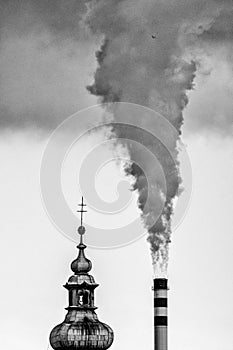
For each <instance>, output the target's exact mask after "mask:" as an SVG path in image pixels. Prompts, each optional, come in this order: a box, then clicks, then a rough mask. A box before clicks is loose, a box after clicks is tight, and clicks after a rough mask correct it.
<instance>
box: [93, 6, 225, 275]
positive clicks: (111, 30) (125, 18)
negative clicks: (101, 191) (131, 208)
mask: <svg viewBox="0 0 233 350" xmlns="http://www.w3.org/2000/svg"><path fill="white" fill-rule="evenodd" d="M229 11H232V2H231V1H221V2H220V1H217V0H212V1H204V2H203V1H200V0H195V1H193V0H192V1H189V0H173V1H172V0H166V1H154V0H146V1H139V0H134V1H132V0H118V1H117V0H100V1H98V2H94V4H93V5H92V6H91V9H90V12H89V15H88V19H87V21H88V25H89V26H90V28H91V30H92V32H93V33H97V34H102V35H103V43H102V46H101V47H100V49H99V51H97V53H96V58H97V61H98V68H97V70H96V72H95V76H94V83H93V85H91V86H88V90H89V91H90V92H91V93H92V94H94V95H96V96H99V97H100V99H101V101H102V102H103V103H106V102H108V103H111V102H116V101H117V102H118V101H121V102H131V103H136V104H140V105H143V106H147V107H150V108H152V109H154V110H156V111H157V112H160V113H161V114H162V115H163V116H164V117H165V118H167V120H168V121H169V122H170V123H171V124H172V125H173V126H174V127H175V128H176V130H177V131H178V133H177V138H176V140H170V142H171V143H172V144H171V145H170V146H171V147H172V148H173V154H172V158H173V159H175V162H174V161H171V159H170V158H169V155H168V154H167V153H166V152H165V150H164V148H163V147H161V145H159V143H158V142H155V140H154V139H151V138H150V137H148V135H146V137H143V135H141V139H142V140H143V143H144V145H145V146H146V147H147V148H148V149H153V152H154V153H155V154H156V155H157V157H158V159H159V161H160V162H161V164H162V167H163V171H164V173H165V177H166V183H167V191H166V198H165V200H164V198H163V196H164V195H165V194H164V193H161V191H159V186H158V183H159V179H158V177H157V172H156V169H154V167H153V166H152V165H151V163H149V162H147V161H146V159H142V157H141V156H140V155H137V152H136V151H135V149H134V148H133V147H132V146H131V143H130V141H128V144H127V146H128V150H129V154H130V156H131V159H132V160H134V162H133V163H132V164H131V166H129V167H128V168H127V169H126V171H127V173H128V174H130V175H133V176H134V178H135V183H134V189H135V190H137V191H138V194H139V203H138V204H139V208H140V209H141V210H142V218H143V220H144V223H145V226H146V227H147V229H148V231H149V238H148V240H149V242H150V244H151V251H152V257H153V262H154V264H155V266H156V269H157V270H158V271H160V272H158V273H163V272H166V269H167V262H168V245H169V242H170V235H171V217H172V214H173V203H174V199H175V198H176V197H177V196H178V194H179V192H180V184H181V179H180V175H179V163H178V160H177V157H178V151H177V142H178V140H179V137H180V136H179V135H180V134H181V128H182V125H183V110H184V108H185V106H186V105H187V103H188V97H187V92H188V91H189V90H191V89H192V88H193V82H194V78H195V76H196V74H197V69H198V68H199V67H200V65H201V59H200V57H202V56H203V54H204V53H205V54H206V55H208V54H210V53H211V51H212V53H213V51H215V50H216V43H217V44H218V45H222V42H223V38H224V40H226V41H231V40H232V29H231V28H232V24H231V25H229V26H227V27H226V26H225V22H224V21H225V19H226V18H228V19H229V18H230V16H229ZM231 14H232V12H231ZM231 18H232V16H231ZM226 46H227V45H226V43H225V47H226ZM228 52H229V51H228ZM117 113H118V112H117V111H115V119H116V121H117ZM119 113H120V112H119ZM137 122H138V123H139V126H140V125H141V126H142V128H143V122H144V121H143V120H138V121H137ZM151 127H153V126H152V125H151ZM131 132H132V130H130V129H129V128H126V127H124V128H121V127H115V133H116V134H117V135H118V136H119V137H121V138H124V139H129V140H130V138H131V135H130V133H131ZM144 136H145V135H144ZM168 142H169V141H168ZM125 143H127V141H125ZM135 163H137V164H140V165H142V168H143V169H144V171H142V168H140V167H139V166H137V165H136V164H135ZM149 184H150V185H149ZM159 192H160V195H159V194H158V193H159ZM145 193H153V194H154V195H153V196H151V197H150V200H148V196H147V195H145ZM158 201H160V202H161V201H163V202H164V203H163V211H162V214H161V215H160V217H159V219H158V220H157V222H156V223H155V224H154V225H152V226H151V223H153V218H154V216H155V214H156V208H157V205H158Z"/></svg>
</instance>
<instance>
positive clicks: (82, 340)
mask: <svg viewBox="0 0 233 350" xmlns="http://www.w3.org/2000/svg"><path fill="white" fill-rule="evenodd" d="M112 342H113V331H112V329H111V328H110V327H109V326H108V325H106V324H105V323H102V322H100V321H98V320H96V321H93V320H90V319H88V318H86V319H85V318H84V320H83V321H81V322H75V323H65V322H63V323H61V324H60V325H58V326H56V327H54V328H53V330H52V332H51V334H50V343H51V346H52V347H53V349H62V350H76V349H82V350H90V349H108V348H109V347H110V346H111V345H112Z"/></svg>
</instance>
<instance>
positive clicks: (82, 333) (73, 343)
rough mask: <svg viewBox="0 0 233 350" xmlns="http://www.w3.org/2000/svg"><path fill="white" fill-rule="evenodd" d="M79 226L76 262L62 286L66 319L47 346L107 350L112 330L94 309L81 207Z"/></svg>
mask: <svg viewBox="0 0 233 350" xmlns="http://www.w3.org/2000/svg"><path fill="white" fill-rule="evenodd" d="M80 206H81V210H80V211H79V212H81V226H80V227H79V228H78V233H79V234H80V243H79V245H78V246H77V248H78V250H79V253H78V257H77V259H75V260H74V261H73V262H72V263H71V270H72V271H73V273H74V274H73V275H72V276H71V277H70V278H69V279H68V282H67V283H66V284H65V285H64V287H65V288H66V289H67V290H68V296H69V306H68V307H67V308H66V310H68V312H67V314H66V317H65V320H64V321H63V322H62V323H61V324H59V325H57V326H56V327H54V328H53V330H52V331H51V333H50V344H51V346H52V348H53V349H60V350H76V349H82V350H91V349H108V348H109V347H110V346H111V345H112V342H113V331H112V329H111V328H110V327H109V326H108V325H106V324H105V323H102V322H100V321H99V320H98V317H97V314H96V312H95V310H96V309H97V307H96V306H95V288H96V287H98V284H96V283H95V280H94V277H93V276H91V275H89V272H90V270H91V268H92V263H91V261H90V260H88V259H87V258H86V257H85V253H84V250H85V249H86V245H85V244H84V243H83V235H84V233H85V227H84V226H83V225H82V220H83V213H84V212H85V210H84V209H83V208H84V206H85V204H84V203H83V198H82V203H81V204H80Z"/></svg>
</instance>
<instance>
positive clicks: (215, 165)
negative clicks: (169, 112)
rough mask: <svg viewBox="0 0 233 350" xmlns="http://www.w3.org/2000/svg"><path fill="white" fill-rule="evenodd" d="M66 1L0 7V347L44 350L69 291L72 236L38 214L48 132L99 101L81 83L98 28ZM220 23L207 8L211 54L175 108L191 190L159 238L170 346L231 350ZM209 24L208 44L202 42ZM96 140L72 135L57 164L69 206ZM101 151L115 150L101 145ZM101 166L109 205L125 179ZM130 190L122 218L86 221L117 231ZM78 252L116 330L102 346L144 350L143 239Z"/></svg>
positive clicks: (148, 319) (147, 269)
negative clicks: (164, 238) (180, 108)
mask: <svg viewBox="0 0 233 350" xmlns="http://www.w3.org/2000/svg"><path fill="white" fill-rule="evenodd" d="M207 3H209V4H211V2H207ZM213 3H214V4H215V5H216V4H217V5H218V2H217V1H214V2H213ZM69 4H70V5H69V6H68V5H67V1H60V2H59V4H58V3H57V2H56V1H50V2H49V3H48V2H47V1H40V2H39V3H38V2H34V1H22V3H21V5H20V6H19V5H18V2H17V3H16V2H13V1H2V2H1V5H0V6H1V16H2V18H1V36H0V74H1V82H0V94H1V101H0V120H1V122H0V135H1V137H0V159H1V164H2V170H1V173H0V187H1V192H0V193H1V196H0V209H1V221H0V230H1V233H2V234H1V244H0V247H1V248H0V249H1V255H0V256H1V263H0V276H1V298H0V303H1V317H0V328H1V335H0V337H1V344H2V347H3V348H4V349H5V350H11V349H12V348H13V347H14V348H17V349H18V350H21V349H22V350H29V349H30V350H31V349H32V348H33V349H35V350H37V349H38V350H39V349H47V346H48V337H49V333H50V331H51V329H52V328H53V327H54V326H55V325H56V324H58V323H60V322H62V321H63V319H64V316H65V310H64V307H66V306H67V302H68V297H67V293H66V290H65V289H64V288H63V287H62V285H63V284H65V283H66V281H67V279H68V277H69V276H70V275H71V270H70V263H71V261H72V260H73V259H74V258H75V257H76V255H77V250H76V247H75V243H74V242H73V241H72V240H69V239H67V237H65V236H64V235H62V234H61V233H60V232H59V231H58V230H57V228H56V227H55V226H54V225H53V223H52V222H51V220H50V218H49V217H48V215H47V213H46V211H45V209H44V205H43V203H42V198H41V191H40V167H41V159H42V156H43V153H44V151H45V147H46V144H47V142H48V138H49V135H50V133H51V132H52V131H53V129H54V128H55V127H56V126H57V125H58V124H59V123H60V122H61V121H63V120H65V119H66V118H67V117H68V116H70V115H71V114H73V113H75V112H77V111H79V110H81V109H82V108H85V107H89V106H92V105H94V104H96V103H98V102H99V100H98V98H97V97H96V96H94V95H91V94H90V93H89V92H88V91H87V90H86V88H85V87H86V86H87V85H89V84H91V83H92V81H93V76H94V72H95V70H96V67H97V62H96V58H95V51H96V50H97V49H98V48H99V46H100V44H101V42H102V37H101V35H99V34H98V35H90V33H89V32H88V31H85V30H84V31H80V30H79V26H81V27H82V23H80V21H79V22H78V24H77V18H79V17H82V14H83V12H85V11H84V10H85V7H84V3H83V2H79V4H78V5H77V2H75V1H70V2H69ZM222 4H227V1H226V2H225V1H223V2H222ZM217 5H216V6H217ZM184 12H185V11H184ZM224 18H225V17H224ZM225 19H226V18H225ZM207 22H208V21H207ZM208 23H209V22H208ZM221 23H222V22H221V17H218V21H216V22H215V26H213V27H211V30H210V31H209V32H208V31H206V32H205V35H204V38H202V40H203V41H206V40H207V39H208V42H209V46H208V47H209V48H210V49H211V50H210V51H211V53H210V52H208V55H203V56H201V58H202V61H201V62H199V64H200V68H199V70H198V72H197V73H196V76H195V79H194V88H193V89H192V90H190V91H189V92H188V97H189V103H188V104H187V106H186V107H185V109H184V125H183V126H182V133H183V134H182V140H183V142H184V144H185V146H186V149H187V152H188V155H189V159H190V162H191V167H192V196H191V201H190V204H189V207H188V210H187V211H186V213H185V216H184V218H183V220H182V221H181V222H180V224H179V226H178V227H177V228H176V230H174V231H173V232H172V238H171V240H172V242H171V244H170V259H169V268H168V276H169V287H170V290H169V348H170V349H174V350H176V349H177V350H197V349H198V350H205V349H207V348H208V349H209V348H211V349H212V350H222V349H224V350H228V349H229V350H230V349H232V335H231V334H232V327H233V318H232V313H233V303H232V302H231V299H232V293H233V280H232V276H233V271H232V269H233V268H232V266H233V260H232V259H233V258H232V248H233V235H232V224H233V219H232V214H231V212H232V203H233V192H232V176H233V162H232V150H233V147H232V146H233V140H232V119H233V118H232V93H233V83H232V81H233V80H232V66H231V64H230V57H232V56H231V51H230V50H229V49H228V47H229V44H230V43H231V44H232V41H231V39H232V36H231V31H230V30H229V31H228V36H225V37H224V36H221V35H223V33H222V31H221V28H222V27H221ZM226 23H228V22H226ZM93 26H96V28H97V27H98V26H97V24H96V23H93ZM226 27H227V26H226ZM216 28H217V29H218V31H217V32H218V33H219V35H218V36H216V35H215V38H216V40H215V43H216V42H217V45H218V50H215V49H216V48H215V46H214V43H213V40H212V38H213V35H212V34H213V32H214V30H215V32H216ZM215 34H216V33H215ZM225 34H226V33H225ZM221 43H222V44H221ZM220 44H221V45H220ZM216 51H217V53H216ZM213 52H214V54H213ZM80 127H81V126H80ZM104 137H105V135H104V134H101V135H98V134H95V135H89V136H88V137H86V138H85V137H83V138H82V139H80V140H79V141H78V142H77V143H76V144H75V145H73V147H72V149H71V151H70V153H69V155H68V157H67V159H66V162H64V164H63V173H62V189H63V193H64V196H65V198H66V201H67V204H68V206H69V207H70V210H71V212H74V211H75V210H76V208H77V203H78V202H79V200H80V195H81V194H80V190H79V188H78V186H77V185H76V183H75V181H76V178H77V177H78V174H79V171H80V167H81V165H82V161H81V160H82V159H85V157H86V155H88V153H89V152H90V151H91V150H92V149H93V145H95V144H99V143H101V140H102V139H104ZM99 152H102V154H105V157H106V159H111V157H113V158H114V157H115V153H114V152H113V150H112V148H109V147H108V148H107V149H106V148H104V147H103V148H101V149H100V151H99ZM112 154H113V155H112ZM120 154H121V155H122V153H120ZM101 166H102V168H101V170H100V171H99V172H98V173H97V174H93V177H94V176H96V178H95V180H96V181H95V188H96V190H97V192H98V194H99V196H100V197H101V198H102V200H103V201H105V202H107V203H109V205H110V204H111V202H114V201H116V200H117V195H118V193H117V190H119V187H117V185H118V184H119V183H120V182H122V180H127V179H126V178H125V177H124V175H123V174H122V169H121V166H120V165H119V163H115V162H110V163H109V164H108V165H107V166H105V165H103V164H101ZM181 169H182V164H181ZM183 175H184V176H185V174H183ZM189 180H190V179H188V181H189ZM184 183H185V181H184ZM130 185H131V182H130V181H129V182H128V188H130ZM185 190H187V189H184V192H185ZM124 191H126V188H125V187H124ZM129 192H130V198H131V200H130V203H129V206H128V207H127V211H126V210H125V211H123V212H122V213H121V214H118V215H120V219H119V216H118V215H116V216H111V217H110V218H109V215H107V214H106V215H104V214H100V213H98V212H95V211H94V210H93V209H91V208H90V209H89V212H88V213H87V214H86V219H85V220H86V222H87V223H90V224H92V225H94V226H95V227H96V228H99V227H100V228H102V227H105V228H111V226H110V225H113V226H114V228H115V227H118V226H119V221H120V223H122V224H123V225H125V222H126V223H128V222H129V221H127V220H133V219H134V218H138V217H139V211H138V208H137V205H136V200H137V196H136V194H135V193H133V192H131V191H129ZM70 234H71V236H73V235H74V233H70ZM87 239H88V231H87ZM86 255H87V256H88V258H90V259H91V260H92V262H93V269H92V274H93V275H94V276H95V279H96V281H97V282H98V283H99V284H100V286H99V287H98V288H97V290H96V304H97V306H98V307H99V309H98V310H97V313H98V316H99V319H100V320H101V321H103V322H106V323H107V324H109V325H110V326H111V327H112V328H113V330H114V332H115V340H114V343H113V345H112V347H111V349H113V350H117V349H126V348H129V347H130V348H134V349H141V348H148V349H153V308H152V306H153V293H152V290H151V286H152V278H153V268H152V259H151V255H150V248H149V244H148V242H147V241H146V236H143V237H142V238H141V239H139V240H137V241H136V242H134V243H132V244H129V245H127V246H125V247H121V248H118V249H109V250H101V249H94V248H88V249H87V251H86Z"/></svg>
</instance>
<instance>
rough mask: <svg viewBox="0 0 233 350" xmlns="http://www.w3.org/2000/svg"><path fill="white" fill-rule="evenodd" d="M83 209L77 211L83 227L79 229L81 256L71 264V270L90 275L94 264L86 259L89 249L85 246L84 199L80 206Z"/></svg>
mask: <svg viewBox="0 0 233 350" xmlns="http://www.w3.org/2000/svg"><path fill="white" fill-rule="evenodd" d="M79 206H80V207H81V209H80V210H77V212H78V213H81V226H79V228H78V233H79V234H80V243H79V245H78V246H77V248H78V249H79V254H78V257H77V259H75V260H74V261H73V262H72V264H71V270H72V271H73V272H74V273H75V274H76V275H77V274H80V273H88V272H89V271H90V270H91V268H92V264H91V261H90V260H89V259H87V258H86V257H85V254H84V249H85V248H86V247H87V246H86V245H85V244H83V235H84V234H85V232H86V229H85V227H84V226H83V213H87V210H84V207H86V204H84V201H83V197H82V202H81V204H79Z"/></svg>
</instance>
